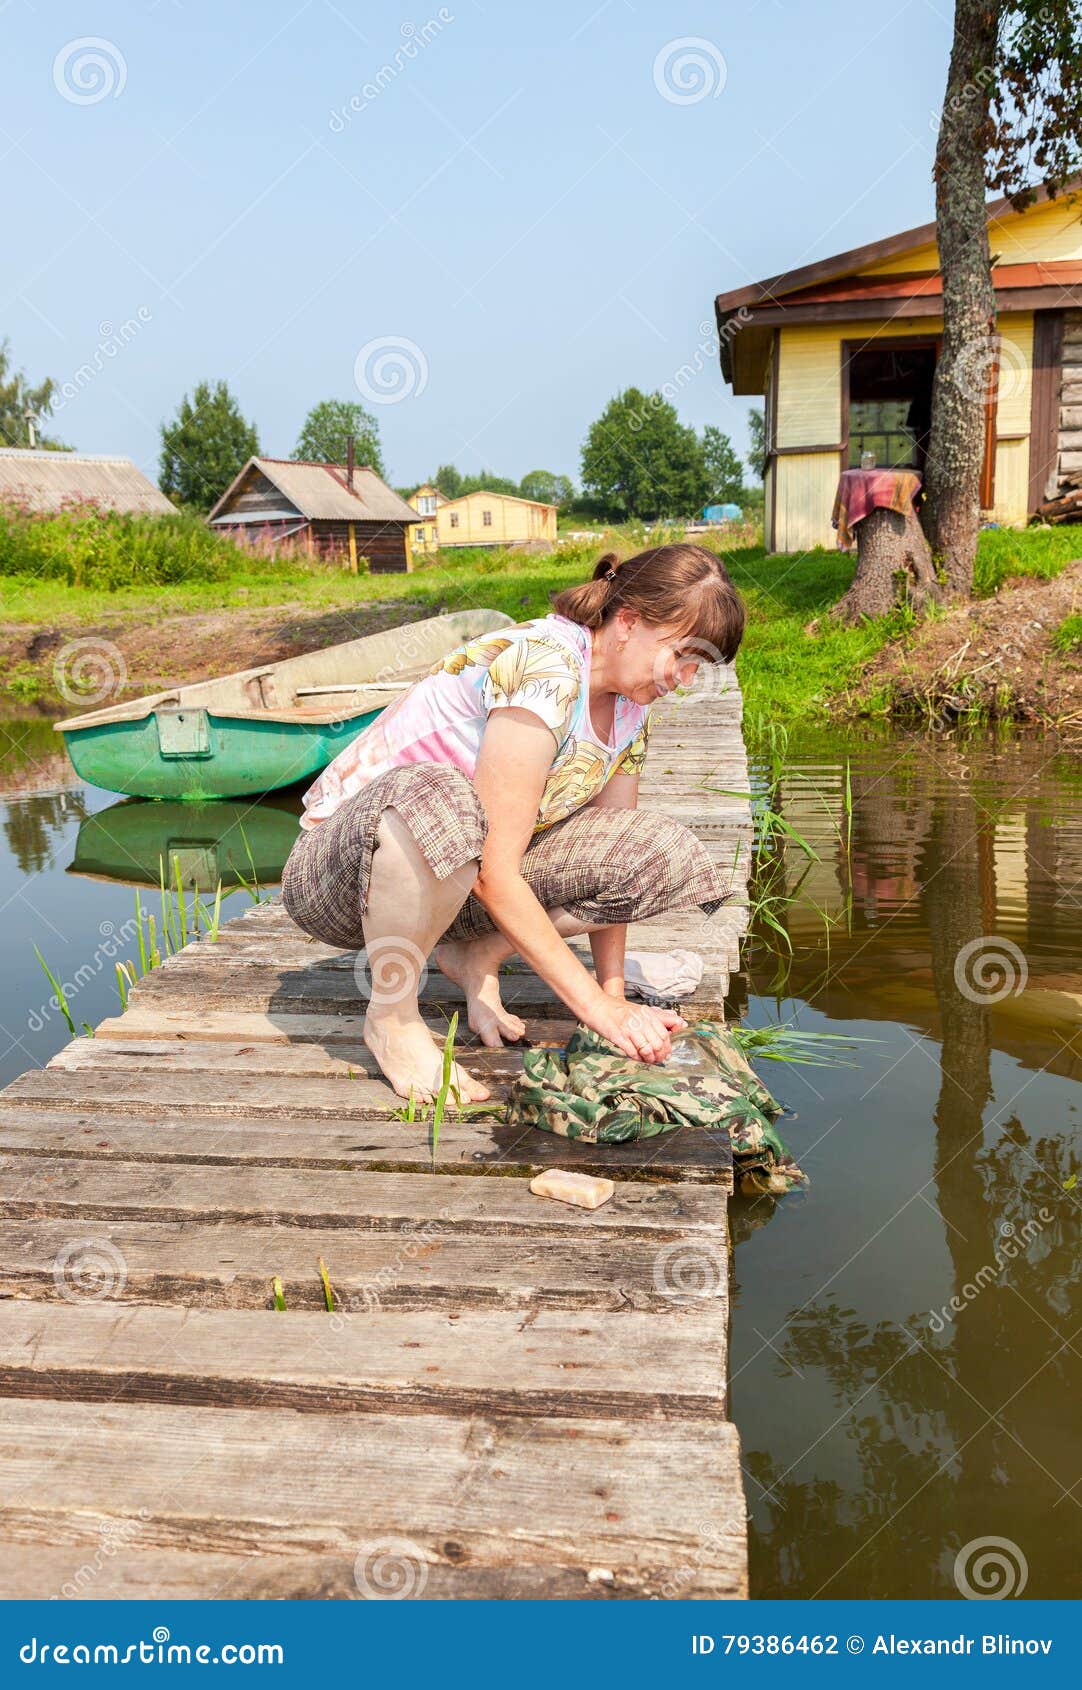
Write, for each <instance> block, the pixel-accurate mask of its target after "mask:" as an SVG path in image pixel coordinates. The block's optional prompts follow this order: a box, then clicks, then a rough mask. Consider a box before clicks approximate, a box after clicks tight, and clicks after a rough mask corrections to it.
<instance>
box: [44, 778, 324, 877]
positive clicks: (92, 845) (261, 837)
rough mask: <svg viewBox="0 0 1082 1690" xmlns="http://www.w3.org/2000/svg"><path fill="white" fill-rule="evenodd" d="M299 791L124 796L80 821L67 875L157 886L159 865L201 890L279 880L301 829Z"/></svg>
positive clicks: (159, 873) (160, 870)
mask: <svg viewBox="0 0 1082 1690" xmlns="http://www.w3.org/2000/svg"><path fill="white" fill-rule="evenodd" d="M300 812H301V800H300V796H299V792H298V791H294V792H293V793H292V794H290V793H285V794H281V793H280V794H276V795H274V796H273V797H269V798H263V799H261V800H259V801H257V802H252V801H249V802H247V803H238V802H235V801H232V800H229V799H217V800H214V801H213V802H210V803H206V804H192V803H185V802H183V801H182V800H179V799H145V798H125V799H122V800H121V801H120V802H119V803H117V804H112V805H110V807H109V808H108V809H107V810H99V812H98V813H97V815H94V816H87V817H86V818H85V819H84V820H83V821H82V822H80V824H79V835H78V839H77V840H76V844H75V857H74V859H73V861H72V862H71V863H70V864H69V866H68V871H67V872H68V873H69V874H78V875H83V876H86V877H87V878H89V879H93V880H118V881H123V882H124V883H125V884H127V885H134V886H158V885H160V883H161V873H162V864H164V865H165V877H166V879H167V880H169V881H172V880H173V879H174V867H173V861H174V858H175V859H176V863H177V867H178V868H179V872H180V880H181V884H182V885H183V886H185V887H192V888H194V889H195V890H196V891H198V892H214V890H215V889H216V887H217V886H218V883H219V881H220V882H221V885H222V890H223V891H225V892H228V891H231V890H232V889H234V888H235V887H240V886H244V885H246V884H247V885H250V884H251V883H252V881H253V879H254V880H255V881H257V882H258V883H259V885H260V886H270V885H275V884H276V883H277V882H278V881H280V880H281V878H282V866H283V864H284V863H285V860H286V858H287V857H288V856H289V853H290V850H291V848H292V846H293V841H294V840H295V839H296V837H297V833H298V831H299V828H300Z"/></svg>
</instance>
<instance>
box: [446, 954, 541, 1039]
mask: <svg viewBox="0 0 1082 1690" xmlns="http://www.w3.org/2000/svg"><path fill="white" fill-rule="evenodd" d="M506 954H507V946H506V943H505V941H504V939H503V936H502V934H499V933H494V934H492V935H491V937H490V938H485V939H469V940H466V939H452V940H444V942H443V943H442V944H439V945H437V946H436V962H437V965H438V966H439V969H440V972H441V973H442V974H445V975H446V976H447V978H448V980H453V981H454V983H455V985H456V986H461V987H462V990H463V991H464V992H465V994H466V1018H467V1020H468V1022H469V1025H470V1027H471V1028H472V1029H473V1031H474V1032H475V1033H476V1034H477V1036H478V1037H479V1039H480V1040H481V1043H482V1044H484V1045H493V1046H495V1045H502V1044H503V1041H504V1040H505V1039H507V1040H508V1041H509V1042H510V1043H512V1044H513V1043H514V1042H515V1041H516V1040H517V1039H522V1038H525V1036H526V1023H525V1021H523V1020H522V1018H521V1016H518V1015H512V1014H511V1011H510V1010H509V1009H505V1008H504V1006H503V1003H502V1001H501V999H500V976H499V966H500V961H501V960H502V959H503V958H504V957H505V956H506Z"/></svg>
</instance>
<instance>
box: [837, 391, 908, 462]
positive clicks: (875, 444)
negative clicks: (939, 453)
mask: <svg viewBox="0 0 1082 1690" xmlns="http://www.w3.org/2000/svg"><path fill="white" fill-rule="evenodd" d="M909 410H910V407H909V405H908V404H907V403H906V401H905V400H904V399H903V400H896V399H887V400H882V401H879V402H876V401H875V400H867V399H855V400H853V401H851V403H850V406H849V468H850V469H859V468H860V460H861V455H862V453H864V452H874V453H875V462H876V467H877V468H878V469H909V468H911V467H915V465H916V462H917V441H916V435H915V431H914V430H913V429H912V428H911V427H909V426H907V418H908V416H909Z"/></svg>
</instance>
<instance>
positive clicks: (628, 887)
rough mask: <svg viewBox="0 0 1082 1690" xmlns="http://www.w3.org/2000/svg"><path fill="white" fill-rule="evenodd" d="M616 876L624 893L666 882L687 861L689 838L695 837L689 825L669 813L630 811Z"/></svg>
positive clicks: (647, 888) (696, 841) (643, 889)
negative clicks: (657, 813) (629, 822)
mask: <svg viewBox="0 0 1082 1690" xmlns="http://www.w3.org/2000/svg"><path fill="white" fill-rule="evenodd" d="M632 815H633V817H634V820H633V821H632V822H631V824H630V825H629V827H628V831H627V837H626V839H625V841H624V846H625V848H624V850H623V851H622V852H621V853H620V857H619V861H618V866H617V875H616V878H618V879H619V882H620V885H621V888H622V890H624V891H625V892H646V891H650V890H652V889H653V888H654V887H656V886H657V885H658V884H659V883H661V884H665V883H667V882H668V881H669V880H670V878H671V877H672V876H673V874H674V872H675V871H676V870H677V865H678V864H680V863H682V862H685V861H686V860H687V853H688V845H689V841H690V842H694V843H695V844H698V840H697V839H696V837H695V835H694V834H693V833H692V832H691V830H690V829H689V828H686V827H684V826H683V824H682V823H681V822H677V821H673V820H672V818H671V817H669V816H659V815H655V814H653V813H652V812H650V811H646V810H635V811H633V812H632Z"/></svg>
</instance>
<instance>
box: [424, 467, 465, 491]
mask: <svg viewBox="0 0 1082 1690" xmlns="http://www.w3.org/2000/svg"><path fill="white" fill-rule="evenodd" d="M431 484H432V486H433V487H438V488H439V490H440V492H441V493H442V494H443V496H444V498H445V499H457V498H458V496H459V494H460V493H461V491H462V476H461V475H460V473H459V471H458V470H457V469H456V468H455V466H454V464H441V465H440V467H439V469H438V470H437V471H436V473H435V475H434V476H432V478H431Z"/></svg>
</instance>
